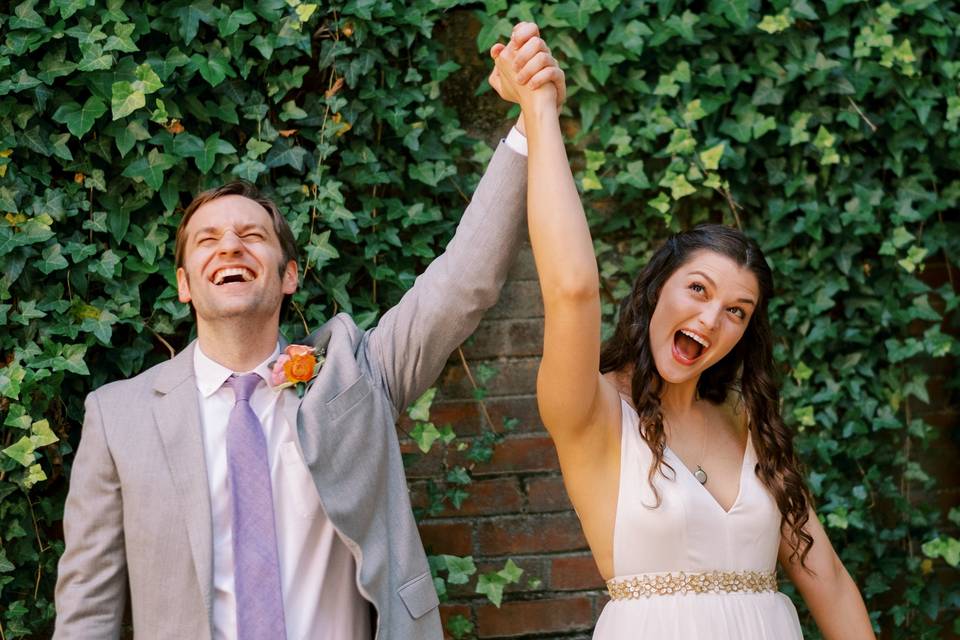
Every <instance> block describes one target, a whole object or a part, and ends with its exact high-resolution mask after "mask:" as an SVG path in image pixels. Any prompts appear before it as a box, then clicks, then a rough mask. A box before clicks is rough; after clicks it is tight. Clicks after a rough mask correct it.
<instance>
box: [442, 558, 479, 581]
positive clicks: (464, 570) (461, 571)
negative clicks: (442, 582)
mask: <svg viewBox="0 0 960 640" xmlns="http://www.w3.org/2000/svg"><path fill="white" fill-rule="evenodd" d="M442 557H443V559H444V561H445V563H446V567H447V571H448V575H447V582H449V583H450V584H467V581H468V580H469V579H470V576H472V575H473V574H475V573H476V572H477V566H476V565H475V564H474V563H473V557H472V556H464V557H463V558H460V557H457V556H450V555H444V556H442Z"/></svg>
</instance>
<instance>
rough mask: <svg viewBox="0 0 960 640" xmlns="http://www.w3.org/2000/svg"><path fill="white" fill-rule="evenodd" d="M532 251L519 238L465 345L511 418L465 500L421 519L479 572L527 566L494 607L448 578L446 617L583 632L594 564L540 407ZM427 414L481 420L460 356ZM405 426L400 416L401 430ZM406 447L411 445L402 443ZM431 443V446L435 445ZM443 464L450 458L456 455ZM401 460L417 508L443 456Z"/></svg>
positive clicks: (599, 584)
mask: <svg viewBox="0 0 960 640" xmlns="http://www.w3.org/2000/svg"><path fill="white" fill-rule="evenodd" d="M536 277H537V276H536V271H535V269H534V266H533V256H532V255H531V253H530V249H529V246H525V248H524V249H523V251H522V252H521V255H520V257H519V259H518V260H517V263H516V264H515V265H514V268H513V270H512V272H511V274H510V278H509V279H508V282H507V284H506V286H505V287H504V290H503V293H502V295H501V297H500V302H499V303H498V304H497V306H496V307H495V308H494V309H492V310H491V311H490V312H489V313H488V314H487V315H486V317H485V318H484V321H483V322H482V323H481V325H480V327H479V328H478V329H477V331H476V333H475V334H474V336H473V337H472V338H471V339H470V340H469V341H468V343H467V344H466V345H465V346H464V353H465V355H466V357H467V359H468V364H469V366H470V367H471V369H475V368H476V367H477V366H478V364H479V363H481V362H485V363H487V364H490V365H492V366H494V367H496V368H497V370H498V373H497V374H496V376H495V377H493V378H492V379H491V380H489V381H488V382H487V384H486V385H485V388H486V389H487V395H486V398H485V400H484V405H485V407H486V409H487V411H488V412H489V414H490V417H491V419H492V420H493V423H494V424H495V425H497V426H498V428H499V427H500V425H502V423H503V418H504V417H510V418H516V419H518V420H519V423H518V424H517V426H516V427H515V428H514V429H513V430H512V431H510V432H509V434H508V435H507V436H506V439H505V440H504V441H503V442H502V443H501V444H499V445H497V446H496V448H495V453H494V456H493V458H492V459H491V460H490V462H488V463H485V464H482V465H478V466H476V467H475V468H474V470H473V472H474V478H475V480H474V482H473V484H471V485H470V486H469V487H468V490H469V492H470V494H471V495H470V497H469V498H467V499H466V501H465V502H464V503H463V505H462V508H461V509H460V510H459V511H455V510H452V509H451V510H448V511H446V512H444V513H442V514H440V515H439V516H438V517H435V518H430V519H428V520H426V521H424V522H423V523H422V525H421V527H420V532H421V535H422V536H423V541H424V544H425V545H426V547H427V549H428V551H432V552H435V553H450V554H455V555H471V556H473V558H474V561H475V562H476V564H477V567H478V569H479V570H480V571H489V570H497V569H500V568H501V567H502V566H503V563H504V562H505V561H506V560H507V558H512V559H513V560H514V562H516V563H517V565H519V566H520V567H521V568H522V569H523V570H524V573H523V576H522V577H521V579H520V582H519V584H516V585H510V586H508V587H507V590H506V595H505V597H504V602H503V605H502V606H501V607H500V608H499V609H497V608H496V607H494V606H493V605H491V604H490V603H489V602H488V601H487V599H486V598H485V597H483V596H476V594H474V593H472V588H470V589H467V588H458V587H456V586H454V585H451V595H452V596H453V597H452V598H451V602H450V603H449V604H446V605H444V606H443V608H442V614H443V615H444V616H445V617H448V616H450V615H454V614H458V613H459V614H462V615H464V616H466V617H467V618H468V619H470V620H471V621H472V622H473V623H474V625H475V627H476V633H477V636H478V637H479V638H525V639H526V638H529V639H532V638H571V639H573V638H577V639H580V638H589V637H590V634H591V633H592V630H593V624H594V622H595V621H596V619H597V617H598V616H599V615H600V610H601V608H602V607H603V603H604V602H605V601H606V598H605V596H604V595H603V581H602V580H601V578H600V575H599V573H598V572H597V569H596V565H595V564H594V562H593V559H592V557H591V556H590V552H589V551H588V550H587V545H586V541H585V540H584V538H583V533H582V532H581V530H580V523H579V521H578V520H577V516H576V514H575V513H574V512H573V508H572V507H571V506H570V502H569V500H568V499H567V497H566V492H565V491H564V488H563V482H562V480H561V478H560V471H559V465H558V462H557V455H556V452H555V451H554V448H553V444H552V443H551V441H550V437H549V436H548V435H547V434H546V432H545V431H544V430H543V425H542V424H541V423H540V419H539V417H538V414H537V407H536V399H535V396H534V393H535V383H536V372H537V365H538V362H539V356H540V353H541V350H542V340H543V305H542V302H541V299H540V290H539V284H538V283H537V281H536ZM438 386H439V392H438V394H437V397H436V399H435V401H434V404H433V408H432V411H431V419H432V420H433V422H434V423H435V424H437V425H438V426H439V425H443V424H447V423H449V424H452V425H453V426H454V429H455V431H456V432H457V434H458V435H460V436H467V437H468V438H469V437H470V436H472V435H475V434H477V433H478V432H479V430H480V429H481V425H482V418H481V413H480V409H479V405H478V403H477V402H476V401H475V400H474V399H473V386H472V385H471V383H470V380H469V378H468V376H467V375H466V370H465V368H464V366H463V364H462V363H461V361H460V358H459V355H458V354H455V355H454V357H453V358H451V361H450V363H449V364H448V366H447V368H446V370H445V371H444V374H443V376H442V377H441V379H440V381H439V382H438ZM409 426H410V425H409V424H404V423H401V425H400V427H401V429H408V428H409ZM403 446H404V448H405V450H406V451H410V452H412V451H414V449H415V446H414V445H413V444H412V443H411V442H409V441H407V442H405V443H404V445H403ZM434 449H435V451H436V450H437V448H436V447H435V448H434ZM449 455H451V456H452V459H449V460H448V461H447V462H448V464H451V465H452V464H456V463H457V462H458V460H457V459H456V456H457V455H458V454H457V453H455V452H453V453H450V454H449ZM415 458H416V463H415V464H414V465H413V466H412V467H410V468H409V469H408V477H409V479H410V487H411V490H412V493H413V501H414V505H415V506H423V505H425V504H426V502H427V500H426V478H428V477H430V476H432V475H433V474H435V473H436V472H437V471H439V469H440V468H441V464H442V461H441V459H440V456H439V455H438V454H436V453H433V454H432V455H430V456H426V457H419V458H418V457H417V456H415Z"/></svg>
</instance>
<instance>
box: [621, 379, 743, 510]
mask: <svg viewBox="0 0 960 640" xmlns="http://www.w3.org/2000/svg"><path fill="white" fill-rule="evenodd" d="M617 395H619V396H620V401H621V402H622V403H623V404H625V405H627V408H629V409H630V411H632V412H633V414H634V415H636V416H637V417H638V418H639V417H640V414H638V413H637V410H636V409H634V408H633V405H632V404H630V403H629V402H628V401H627V398H626V397H624V395H623V394H622V393H619V392H618V394H617ZM638 426H639V424H638ZM752 438H753V436H752V434H751V433H750V428H749V427H748V428H747V444H746V446H744V448H743V457H742V458H741V459H740V475H739V478H738V483H739V484H738V486H737V496H736V497H735V498H734V499H733V502H732V503H731V504H730V508H729V509H724V508H723V505H722V504H720V501H719V500H717V498H716V497H715V496H714V495H713V494H712V493H710V490H709V489H707V488H706V487H705V486H704V485H703V483H701V482H700V481H699V480H697V477H696V476H695V475H693V472H692V471H690V467H688V466H687V465H686V463H685V462H684V461H683V459H682V458H681V457H680V456H678V455H677V454H676V453H675V452H674V451H673V449H671V448H670V447H669V446H668V445H667V443H666V438H664V443H663V450H664V452H665V453H669V454H670V456H671V457H672V458H673V459H674V461H675V462H676V463H677V464H678V465H680V466H681V467H683V473H684V474H685V475H686V476H687V477H688V478H689V479H690V480H691V481H693V483H694V484H695V485H697V487H698V488H699V489H700V490H701V491H703V492H704V493H706V494H707V498H708V499H709V500H710V502H712V503H713V504H715V505H716V506H717V509H719V510H720V513H722V514H723V515H725V516H728V515H730V514H731V513H733V511H734V510H735V509H736V508H737V506H738V505H739V504H740V499H741V497H742V496H743V481H744V478H743V476H744V474H745V472H746V467H747V456H748V455H749V454H750V444H751V440H752ZM644 442H646V441H644Z"/></svg>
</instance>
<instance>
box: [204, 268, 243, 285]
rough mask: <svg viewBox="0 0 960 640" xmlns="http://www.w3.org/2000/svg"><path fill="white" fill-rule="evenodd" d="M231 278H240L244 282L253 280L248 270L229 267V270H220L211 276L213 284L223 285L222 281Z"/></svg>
mask: <svg viewBox="0 0 960 640" xmlns="http://www.w3.org/2000/svg"><path fill="white" fill-rule="evenodd" d="M231 276H240V277H241V278H243V281H244V282H250V281H251V280H253V272H252V271H250V270H249V269H244V268H242V267H230V268H229V269H220V270H219V271H217V272H216V273H215V274H213V284H223V281H224V280H225V279H226V278H229V277H231Z"/></svg>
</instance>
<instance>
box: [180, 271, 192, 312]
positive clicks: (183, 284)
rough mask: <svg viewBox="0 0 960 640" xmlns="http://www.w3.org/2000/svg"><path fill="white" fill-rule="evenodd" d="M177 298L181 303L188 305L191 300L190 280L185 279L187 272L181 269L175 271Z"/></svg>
mask: <svg viewBox="0 0 960 640" xmlns="http://www.w3.org/2000/svg"><path fill="white" fill-rule="evenodd" d="M177 298H179V299H180V302H183V303H189V302H190V300H191V298H190V280H189V279H188V278H187V272H186V271H185V270H184V268H183V267H180V268H178V269H177Z"/></svg>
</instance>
